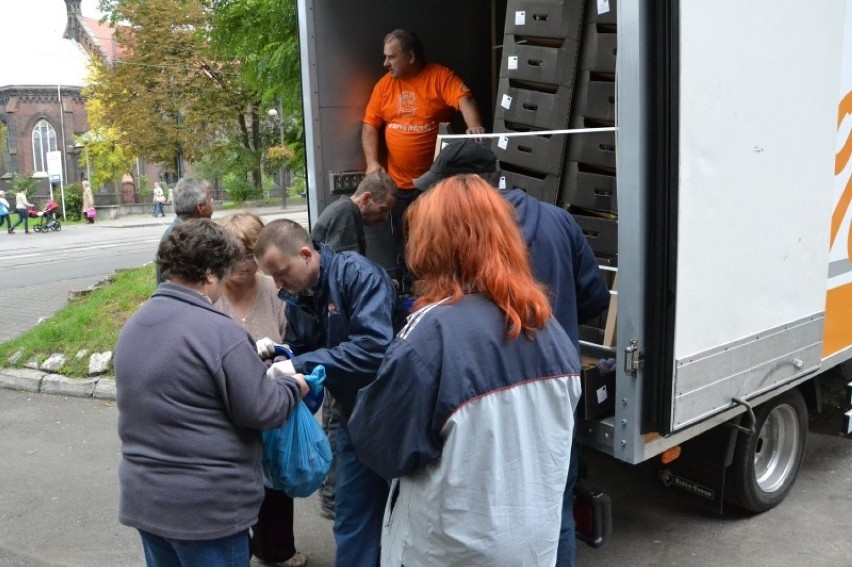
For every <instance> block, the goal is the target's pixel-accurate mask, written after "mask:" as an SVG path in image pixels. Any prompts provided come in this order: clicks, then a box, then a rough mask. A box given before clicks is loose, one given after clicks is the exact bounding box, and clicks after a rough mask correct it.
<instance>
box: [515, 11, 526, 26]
mask: <svg viewBox="0 0 852 567" xmlns="http://www.w3.org/2000/svg"><path fill="white" fill-rule="evenodd" d="M525 23H527V13H526V12H524V11H523V10H518V11H517V12H515V25H516V26H522V25H524V24H525Z"/></svg>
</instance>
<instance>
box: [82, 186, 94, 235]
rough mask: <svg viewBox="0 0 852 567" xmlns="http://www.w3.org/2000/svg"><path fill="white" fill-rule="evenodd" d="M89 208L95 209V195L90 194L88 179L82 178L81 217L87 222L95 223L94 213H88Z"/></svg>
mask: <svg viewBox="0 0 852 567" xmlns="http://www.w3.org/2000/svg"><path fill="white" fill-rule="evenodd" d="M89 209H91V210H92V211H94V210H95V196H94V195H92V188H91V187H90V186H89V180H88V179H84V180H83V218H84V219H86V222H87V223H88V224H95V215H94V213H90V212H89Z"/></svg>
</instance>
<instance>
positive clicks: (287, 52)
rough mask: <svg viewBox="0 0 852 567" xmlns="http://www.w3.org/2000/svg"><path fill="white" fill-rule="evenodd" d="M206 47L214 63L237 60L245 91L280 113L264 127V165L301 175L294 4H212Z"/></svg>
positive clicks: (244, 0)
mask: <svg viewBox="0 0 852 567" xmlns="http://www.w3.org/2000/svg"><path fill="white" fill-rule="evenodd" d="M212 6H213V8H214V18H213V22H214V25H213V26H212V27H211V30H210V37H211V43H212V47H213V49H214V51H215V53H216V54H217V56H218V57H219V58H220V59H224V60H237V61H240V65H239V67H238V72H239V75H240V79H241V82H242V83H243V85H245V87H246V89H249V90H251V91H252V92H254V93H256V95H255V98H256V99H257V100H259V101H260V102H261V104H262V106H263V107H264V108H267V109H269V108H275V109H276V110H278V109H279V107H280V111H279V112H281V111H283V116H280V115H279V118H278V119H279V120H281V124H282V126H283V129H284V135H283V141H282V136H280V135H279V131H278V125H277V124H272V123H269V124H268V128H267V130H266V131H265V132H264V134H265V137H266V139H267V144H266V146H267V148H268V150H267V152H266V155H265V156H264V159H265V160H266V165H267V166H268V167H270V168H271V169H274V168H275V167H278V164H280V163H281V162H282V161H283V162H284V163H285V164H286V165H287V167H288V168H290V169H291V170H294V171H297V172H303V171H304V167H305V144H304V128H303V120H302V97H301V75H300V63H299V31H298V13H297V10H296V2H295V0H213V2H212Z"/></svg>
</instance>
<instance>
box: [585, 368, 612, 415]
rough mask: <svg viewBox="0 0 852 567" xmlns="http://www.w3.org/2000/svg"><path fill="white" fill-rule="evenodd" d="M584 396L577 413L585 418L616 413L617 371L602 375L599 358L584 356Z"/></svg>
mask: <svg viewBox="0 0 852 567" xmlns="http://www.w3.org/2000/svg"><path fill="white" fill-rule="evenodd" d="M580 378H581V380H582V383H583V396H582V397H581V398H580V403H579V404H578V405H577V414H578V415H579V416H580V417H581V418H583V419H602V418H605V417H609V416H612V415H615V371H613V372H608V373H606V374H603V375H601V373H600V370H599V369H598V359H597V358H594V357H588V356H584V357H582V372H581V374H580Z"/></svg>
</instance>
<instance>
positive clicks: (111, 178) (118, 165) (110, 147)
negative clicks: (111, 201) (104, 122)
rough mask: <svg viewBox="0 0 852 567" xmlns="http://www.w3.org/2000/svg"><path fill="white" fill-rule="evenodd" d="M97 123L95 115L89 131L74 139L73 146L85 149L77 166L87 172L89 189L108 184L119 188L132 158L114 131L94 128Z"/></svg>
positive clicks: (128, 169)
mask: <svg viewBox="0 0 852 567" xmlns="http://www.w3.org/2000/svg"><path fill="white" fill-rule="evenodd" d="M100 121H101V118H99V117H98V115H97V114H95V113H92V114H90V115H89V122H90V125H92V129H91V130H89V131H88V132H87V133H86V134H85V135H83V136H78V137H77V139H76V143H77V144H80V145H84V146H85V147H86V151H85V152H83V153H82V154H81V156H80V163H81V165H83V166H84V167H87V168H88V170H89V171H90V172H91V176H92V178H91V179H90V180H89V182H90V183H91V184H92V187H93V188H95V187H101V186H103V185H106V184H108V183H111V184H112V185H113V187H114V188H117V187H119V186H120V185H121V178H122V176H123V175H124V174H125V173H127V172H129V171H132V169H133V161H134V155H133V152H132V150H131V149H130V148H129V147H128V146H127V145H126V144H124V143H122V136H121V135H120V133H119V132H118V130H116V129H115V128H111V127H109V126H99V125H97V124H98V123H99V122H100Z"/></svg>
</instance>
